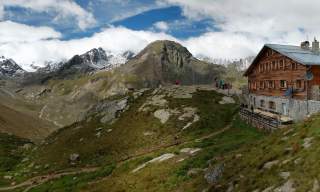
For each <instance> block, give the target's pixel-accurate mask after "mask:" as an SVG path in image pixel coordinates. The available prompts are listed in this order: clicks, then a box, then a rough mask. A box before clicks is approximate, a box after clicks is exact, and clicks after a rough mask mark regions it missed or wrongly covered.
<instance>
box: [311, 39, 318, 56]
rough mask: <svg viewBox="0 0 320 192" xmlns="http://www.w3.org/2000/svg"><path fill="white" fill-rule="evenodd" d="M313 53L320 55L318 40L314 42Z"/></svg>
mask: <svg viewBox="0 0 320 192" xmlns="http://www.w3.org/2000/svg"><path fill="white" fill-rule="evenodd" d="M312 52H315V53H319V41H317V39H316V38H314V41H313V42H312Z"/></svg>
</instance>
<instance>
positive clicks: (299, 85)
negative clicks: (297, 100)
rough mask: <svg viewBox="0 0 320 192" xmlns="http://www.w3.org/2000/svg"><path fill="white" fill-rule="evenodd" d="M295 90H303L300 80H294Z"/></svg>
mask: <svg viewBox="0 0 320 192" xmlns="http://www.w3.org/2000/svg"><path fill="white" fill-rule="evenodd" d="M296 88H297V89H302V88H303V80H301V79H298V80H296Z"/></svg>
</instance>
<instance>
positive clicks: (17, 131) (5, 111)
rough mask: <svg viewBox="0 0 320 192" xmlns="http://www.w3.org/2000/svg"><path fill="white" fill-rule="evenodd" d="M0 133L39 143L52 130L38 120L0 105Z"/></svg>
mask: <svg viewBox="0 0 320 192" xmlns="http://www.w3.org/2000/svg"><path fill="white" fill-rule="evenodd" d="M0 132H4V133H9V134H13V135H16V136H18V137H22V138H28V139H31V140H34V141H39V140H41V139H43V138H44V137H45V136H47V135H49V133H51V132H52V129H51V128H50V127H49V125H48V124H47V123H46V122H43V121H41V120H40V119H37V118H34V117H33V116H31V115H28V114H24V113H21V112H19V111H16V110H14V109H11V108H9V107H7V106H4V105H2V104H0Z"/></svg>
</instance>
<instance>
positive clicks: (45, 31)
mask: <svg viewBox="0 0 320 192" xmlns="http://www.w3.org/2000/svg"><path fill="white" fill-rule="evenodd" d="M60 37H61V34H60V33H59V32H57V31H55V30H54V29H52V28H50V27H33V26H28V25H24V24H20V23H15V22H12V21H4V22H0V45H1V44H4V43H13V42H17V43H19V42H34V41H37V40H44V39H55V38H60Z"/></svg>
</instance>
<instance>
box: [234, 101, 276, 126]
mask: <svg viewBox="0 0 320 192" xmlns="http://www.w3.org/2000/svg"><path fill="white" fill-rule="evenodd" d="M239 115H240V118H241V119H242V120H244V121H246V122H247V123H248V124H250V125H252V126H253V127H256V128H258V129H262V130H264V131H267V132H272V131H275V130H277V129H278V128H279V127H280V125H281V122H280V121H279V120H278V119H276V118H272V117H267V116H265V115H262V114H259V113H253V112H251V111H250V110H249V109H247V108H243V107H242V108H240V111H239Z"/></svg>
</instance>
